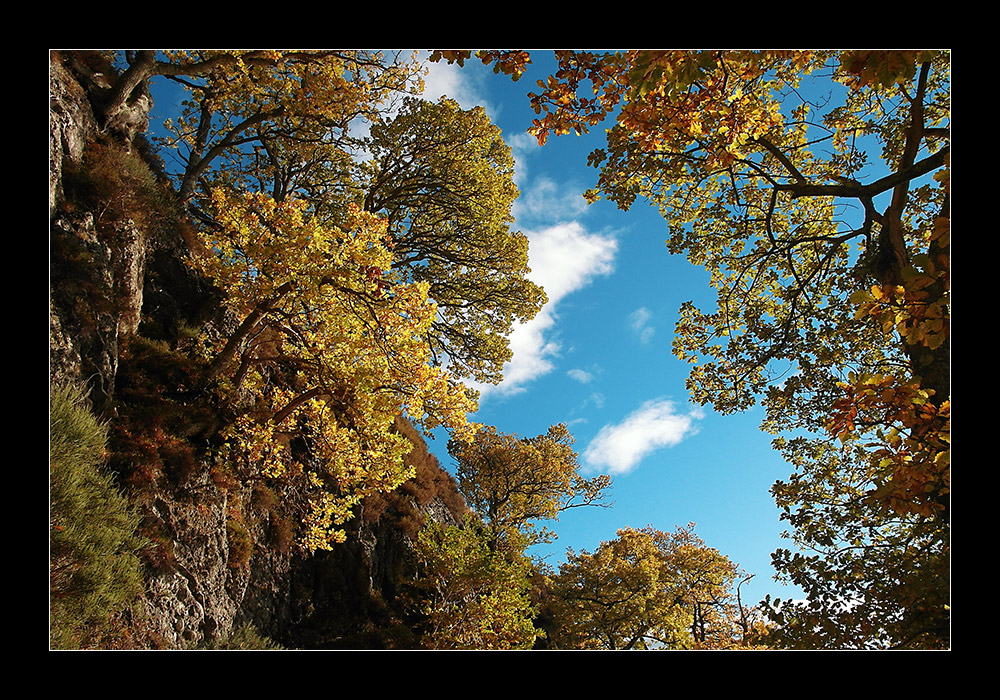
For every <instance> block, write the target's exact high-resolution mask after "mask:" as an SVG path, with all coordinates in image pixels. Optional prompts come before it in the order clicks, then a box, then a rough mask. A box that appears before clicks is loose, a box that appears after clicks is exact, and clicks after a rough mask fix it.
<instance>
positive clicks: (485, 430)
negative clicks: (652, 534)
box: [448, 424, 611, 544]
mask: <svg viewBox="0 0 1000 700" xmlns="http://www.w3.org/2000/svg"><path fill="white" fill-rule="evenodd" d="M572 448H573V436H572V435H571V434H570V432H569V430H568V429H567V427H566V426H565V425H564V424H559V425H554V426H551V427H550V428H549V430H548V432H546V433H545V434H544V435H538V436H536V437H533V438H520V437H518V436H516V435H510V434H505V433H498V432H497V430H496V428H493V427H490V426H483V427H481V428H480V430H479V433H478V434H477V435H476V438H475V439H474V440H473V441H472V442H468V443H466V442H459V441H454V440H453V441H452V442H451V443H449V445H448V449H449V451H450V452H451V454H452V456H453V457H454V458H455V461H456V463H457V466H458V479H459V486H460V488H461V490H462V494H463V495H464V496H465V500H466V501H467V502H468V503H469V505H470V506H471V507H472V509H473V510H475V511H476V512H477V513H479V514H480V515H481V516H482V517H483V519H484V520H485V521H486V522H487V523H488V524H489V526H490V528H491V529H492V531H493V533H494V535H495V536H496V537H497V538H503V537H504V536H506V534H507V533H519V535H520V536H523V537H526V538H527V540H528V542H529V543H531V544H535V543H537V542H543V541H548V540H549V539H550V534H551V533H548V532H547V531H545V530H544V528H543V529H541V530H539V529H538V528H537V521H538V520H554V519H556V518H558V516H559V514H560V513H561V512H563V511H565V510H568V509H570V508H577V507H582V506H588V505H603V501H604V498H605V496H606V495H607V494H606V489H607V488H608V487H609V486H610V483H611V479H610V477H608V476H605V475H602V476H598V477H595V478H593V479H584V478H583V477H582V476H580V474H579V464H578V463H577V454H576V453H575V452H574V451H573V449H572Z"/></svg>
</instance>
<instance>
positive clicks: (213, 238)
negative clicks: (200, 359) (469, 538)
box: [194, 189, 475, 549]
mask: <svg viewBox="0 0 1000 700" xmlns="http://www.w3.org/2000/svg"><path fill="white" fill-rule="evenodd" d="M211 211H212V216H213V218H214V219H215V220H216V221H217V222H219V227H218V228H213V229H207V230H206V231H205V232H204V238H205V244H206V248H207V249H209V250H211V251H212V253H211V254H205V255H202V256H199V257H196V258H195V260H194V264H195V265H197V266H198V268H199V269H200V270H201V271H202V272H203V273H204V274H205V275H206V276H207V277H208V278H209V279H211V280H212V281H213V282H214V283H215V284H216V285H217V286H218V287H219V288H220V289H221V290H223V292H225V295H226V300H227V304H228V305H229V306H230V308H231V309H232V311H233V312H234V313H236V314H237V316H238V318H240V319H242V320H241V322H240V323H239V325H238V327H237V329H236V330H235V331H234V332H233V333H232V334H230V335H229V336H227V337H224V338H221V339H220V342H219V347H218V348H215V349H213V348H210V349H209V350H210V352H212V353H214V355H213V358H212V360H211V362H210V363H209V365H208V369H207V372H206V378H216V377H217V378H218V381H219V382H220V389H219V390H220V392H221V393H222V395H223V396H224V397H226V399H227V402H228V403H229V404H230V405H232V406H239V405H241V404H243V403H245V404H247V405H249V406H250V407H251V409H250V410H248V411H245V412H241V413H239V414H238V416H237V417H236V419H235V421H234V422H233V423H232V425H231V426H230V427H229V428H227V430H226V431H225V433H224V436H225V437H226V438H227V439H228V441H227V450H228V452H227V453H226V454H225V455H224V458H225V459H228V460H230V461H234V462H236V463H239V464H243V465H245V469H247V470H248V472H249V473H248V475H247V476H248V478H264V477H266V478H280V477H283V476H285V475H286V474H302V475H304V477H305V478H306V479H307V485H308V489H309V490H310V491H311V492H312V494H313V495H312V497H311V499H310V502H311V512H310V513H309V515H308V516H307V519H306V524H305V525H306V527H305V528H304V534H303V543H304V545H305V546H306V547H307V548H308V549H317V548H328V547H329V546H330V543H331V542H333V541H338V540H341V539H342V538H343V531H342V530H341V529H340V528H339V526H340V525H341V524H342V523H344V522H345V521H346V520H347V519H348V518H349V517H350V516H351V515H353V513H354V507H355V505H357V504H358V503H359V502H360V501H361V500H362V499H363V498H364V497H365V496H366V495H369V494H372V493H380V492H388V491H391V490H393V489H394V488H396V487H397V486H399V485H400V484H401V483H402V482H403V481H405V480H406V479H407V478H409V477H410V476H412V473H411V472H412V470H411V469H409V468H407V467H406V466H405V465H404V463H403V455H404V454H405V453H406V452H408V451H409V449H410V446H409V443H408V442H407V440H406V439H405V438H404V437H403V436H402V435H400V434H399V433H398V432H396V431H394V430H393V429H392V425H393V422H394V420H395V418H396V416H397V415H400V414H403V415H405V416H408V417H409V418H410V419H411V420H413V421H414V422H415V423H417V424H418V425H421V426H422V427H424V428H425V429H427V430H429V429H431V428H433V427H436V426H438V425H444V426H446V427H448V428H449V429H451V430H452V431H455V433H454V434H455V436H456V438H457V439H463V438H464V439H468V437H470V436H471V432H470V430H471V429H470V428H469V426H468V423H467V421H466V414H467V413H468V412H470V411H472V410H474V407H475V403H474V401H473V400H472V399H471V398H470V397H469V396H468V395H467V393H466V392H465V390H464V388H463V387H462V386H461V385H459V384H456V383H455V382H453V381H451V380H450V377H449V376H448V374H447V373H446V372H445V371H444V370H443V369H441V368H438V367H433V366H432V365H431V362H430V359H431V358H430V348H429V345H428V344H427V342H426V339H425V338H426V334H427V331H428V328H429V326H430V324H431V322H432V321H433V318H434V314H435V306H434V304H433V302H431V301H429V300H428V298H427V283H426V282H422V283H421V282H417V283H402V282H399V281H398V280H397V279H396V277H395V276H394V275H393V273H392V270H391V268H392V253H391V251H390V249H389V247H388V246H387V240H386V227H385V222H384V220H381V219H379V218H377V217H375V216H374V215H372V214H369V213H366V212H362V211H360V210H357V209H356V208H355V209H354V210H353V211H352V212H350V217H345V219H346V220H345V225H344V226H343V227H342V228H333V227H329V226H326V225H323V224H322V223H320V222H318V221H317V220H316V218H315V217H312V216H310V215H309V213H308V212H307V211H306V207H305V204H304V203H303V202H301V201H298V200H286V201H284V202H281V203H279V202H275V201H274V200H273V199H271V198H270V197H268V196H267V195H263V194H240V193H235V192H231V191H227V190H222V189H219V190H216V191H215V192H214V193H213V204H212V210H211ZM275 368H281V370H280V371H282V372H284V381H280V382H279V381H275V372H276V371H278V370H276V369H275ZM242 396H247V397H248V398H247V399H246V400H245V401H244V400H242V399H241V397H242ZM297 436H307V437H309V438H310V444H311V448H310V451H311V454H309V455H308V461H307V462H305V463H304V462H303V460H302V459H301V458H296V457H295V456H294V455H293V454H292V451H291V450H290V449H288V445H289V443H290V441H291V440H292V439H294V438H295V437H297Z"/></svg>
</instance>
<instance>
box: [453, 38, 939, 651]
mask: <svg viewBox="0 0 1000 700" xmlns="http://www.w3.org/2000/svg"><path fill="white" fill-rule="evenodd" d="M441 57H442V58H445V59H448V60H457V58H461V57H462V55H460V54H453V53H449V52H444V53H442V54H441ZM481 57H482V58H483V59H484V60H491V57H490V56H489V55H488V54H484V55H482V56H481ZM556 59H557V60H558V62H559V70H558V71H557V72H556V73H555V74H554V75H553V76H551V77H550V78H549V79H548V81H542V82H540V86H541V87H542V90H540V91H539V93H538V94H532V95H530V99H531V101H532V105H533V106H534V108H535V111H536V112H537V113H539V114H540V115H541V117H540V118H539V119H538V120H536V121H535V125H534V127H533V129H532V132H533V133H534V134H535V135H536V136H537V137H538V139H539V141H540V142H542V143H544V142H545V140H546V138H547V137H548V136H549V135H550V134H564V133H569V132H571V131H576V132H577V133H581V132H584V131H586V130H587V129H588V128H589V127H591V126H593V125H595V124H597V123H599V122H601V121H603V120H604V119H605V118H612V115H614V117H613V118H614V119H615V120H616V122H615V124H614V125H613V126H612V127H611V128H610V129H608V132H607V133H608V142H607V148H606V149H601V150H600V151H596V152H595V153H594V154H592V156H591V158H590V163H591V164H592V165H594V166H595V167H598V168H600V175H599V179H598V186H597V187H596V188H595V189H594V190H592V191H591V192H589V193H588V198H589V199H590V200H591V201H593V200H596V199H600V198H602V197H603V198H607V199H609V200H610V201H613V202H614V203H616V204H617V205H618V206H619V207H620V208H622V209H626V210H627V209H629V208H630V207H631V206H633V204H634V202H635V201H636V200H637V199H640V198H642V199H645V200H647V201H648V202H649V203H651V204H653V205H654V206H656V207H657V208H658V209H659V210H660V212H661V213H662V215H663V217H664V219H665V220H666V222H667V224H668V226H669V230H670V234H669V238H668V239H667V246H668V248H669V250H670V251H671V252H672V253H683V254H686V255H687V257H688V259H689V260H690V261H691V262H692V263H693V264H695V265H698V266H701V267H704V268H705V269H706V270H708V271H709V273H710V274H711V283H712V286H713V288H714V289H715V290H716V293H717V303H716V304H715V305H714V308H708V309H701V308H698V307H696V306H695V305H694V304H692V303H687V304H685V305H684V306H683V307H682V309H681V314H680V321H679V322H678V325H677V333H676V337H675V340H674V353H675V355H677V357H679V358H681V359H683V360H685V361H687V362H689V363H690V364H691V366H692V367H691V372H690V376H689V379H688V388H689V391H690V392H691V395H692V396H693V397H694V399H695V400H697V401H699V402H701V403H711V404H712V405H713V406H714V407H715V409H716V410H718V411H721V412H735V411H742V410H745V409H748V408H750V407H752V406H754V405H755V404H757V403H758V402H760V403H762V404H763V405H764V406H765V407H766V409H767V417H766V419H765V421H764V424H763V427H764V429H765V430H768V431H771V432H773V433H775V434H782V433H786V432H791V431H795V432H797V433H798V434H799V435H808V436H809V437H808V438H801V439H800V438H794V439H792V438H779V439H778V440H777V441H776V443H775V444H776V447H777V448H778V449H779V450H781V451H782V453H783V454H784V455H785V456H786V457H787V458H788V459H789V461H790V462H792V463H793V464H794V465H795V467H796V470H797V471H796V474H794V475H793V476H792V477H791V478H790V479H789V480H788V481H787V482H779V483H778V484H776V485H775V488H774V493H775V496H776V499H777V501H778V505H779V507H780V508H781V509H782V511H783V515H782V517H783V518H784V519H785V520H786V521H788V522H789V523H790V524H791V525H792V526H793V528H794V531H793V532H792V533H791V535H790V536H791V537H792V539H793V540H794V541H795V543H796V545H798V547H799V548H801V549H803V550H805V551H806V552H813V553H810V554H797V553H795V554H793V553H791V552H789V551H787V550H781V551H779V552H777V553H776V554H775V557H774V560H775V564H776V566H777V567H778V572H779V577H781V578H783V579H787V580H789V581H793V582H795V583H797V584H798V585H800V586H802V587H803V589H804V590H805V591H806V592H807V594H808V596H809V601H808V603H807V604H805V605H798V604H793V603H788V602H785V603H783V604H782V605H781V606H779V608H778V609H777V615H776V622H778V623H779V624H780V625H781V627H782V629H783V630H784V636H782V635H778V637H776V639H779V638H780V643H782V644H788V645H790V646H795V647H797V648H810V647H822V648H873V647H874V648H883V647H911V646H912V647H923V648H928V647H929V648H939V647H941V646H947V644H948V642H947V639H948V637H947V627H948V624H947V614H948V613H947V607H946V603H945V601H946V600H947V598H948V578H947V575H946V572H947V566H948V551H949V543H948V540H949V536H948V520H949V494H950V449H949V448H950V422H949V421H950V403H951V384H950V349H949V343H948V337H949V327H950V305H951V300H950V266H949V254H950V252H949V251H950V190H949V187H950V184H949V183H950V146H949V139H950V127H951V114H950V104H951V70H950V55H949V54H948V52H946V51H936V50H933V51H932V50H927V51H922V50H913V51H910V50H907V51H893V50H880V51H867V50H859V51H810V50H803V51H799V50H795V51H792V50H765V51H749V50H735V51H717V50H712V51H688V50H662V51H661V50H656V51H647V50H630V51H622V52H607V53H588V52H578V51H557V52H556ZM588 83H589V84H588ZM591 88H592V89H591ZM858 619H863V620H865V623H864V624H857V620H858Z"/></svg>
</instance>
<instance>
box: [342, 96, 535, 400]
mask: <svg viewBox="0 0 1000 700" xmlns="http://www.w3.org/2000/svg"><path fill="white" fill-rule="evenodd" d="M368 149H369V150H370V151H371V153H372V158H371V160H370V161H368V162H366V163H365V165H364V166H363V169H362V173H361V174H360V176H359V178H358V179H359V186H360V188H361V190H362V191H363V192H364V208H365V209H366V210H367V211H372V212H375V213H377V214H379V215H380V216H384V217H385V218H386V219H387V221H388V233H389V235H390V236H391V237H392V246H393V253H394V262H393V268H394V269H396V270H400V271H401V272H402V273H403V274H404V275H405V277H406V279H409V280H412V281H417V282H420V281H425V282H427V283H428V284H429V285H430V289H429V292H428V295H429V296H430V298H431V299H433V300H434V301H435V303H436V304H437V308H438V317H437V318H436V319H435V321H434V323H433V325H432V327H431V331H430V334H429V341H430V344H431V350H432V352H433V354H434V357H435V359H436V360H437V361H438V362H445V361H447V363H448V366H449V368H450V369H451V371H452V373H453V374H454V375H455V376H456V377H458V378H473V379H475V380H476V381H479V382H490V383H497V382H498V381H499V380H500V378H501V375H502V371H503V365H504V362H506V361H508V360H509V359H510V349H509V347H508V341H507V337H508V336H509V335H510V332H511V329H512V328H513V325H514V324H515V323H518V322H523V321H527V320H529V319H531V318H533V317H534V316H535V314H537V313H538V311H539V310H540V309H541V307H542V305H543V304H544V303H545V294H544V292H543V291H542V289H541V287H539V286H538V285H537V284H535V283H533V282H531V281H530V280H529V279H528V278H527V275H528V240H527V237H526V236H524V234H522V233H521V232H519V231H511V230H510V225H511V224H512V223H513V217H512V216H511V213H510V210H511V205H512V204H513V202H514V199H515V198H516V197H517V194H518V192H517V187H516V186H515V184H514V181H513V174H514V159H513V157H512V155H511V150H510V147H509V146H507V144H505V143H504V141H503V138H502V137H501V134H500V129H499V128H497V127H496V126H494V125H493V124H492V123H491V122H490V120H489V117H487V115H486V111H485V110H484V109H483V108H482V107H476V108H474V109H470V110H463V109H461V108H460V107H459V106H458V104H457V103H456V102H454V101H453V100H449V99H442V100H441V101H440V102H437V103H432V102H427V101H425V100H418V99H408V100H406V101H405V102H404V104H403V107H402V109H401V110H400V112H399V114H398V115H396V116H395V117H394V118H393V119H392V120H391V121H386V122H382V123H376V124H374V125H373V126H372V136H371V141H370V143H369V144H368Z"/></svg>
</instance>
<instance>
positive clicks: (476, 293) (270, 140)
mask: <svg viewBox="0 0 1000 700" xmlns="http://www.w3.org/2000/svg"><path fill="white" fill-rule="evenodd" d="M124 58H125V62H126V63H127V67H125V69H124V70H123V72H122V73H121V75H120V76H119V77H118V78H117V79H116V80H115V81H114V84H113V85H111V86H110V88H109V89H108V91H107V94H105V95H104V96H103V99H102V100H101V106H102V116H103V119H104V120H105V122H106V123H108V124H111V123H113V122H114V121H115V120H116V119H119V118H120V117H121V115H122V114H124V113H125V111H126V110H127V108H128V105H129V104H130V102H131V101H134V100H135V99H137V96H139V95H141V93H142V91H143V90H144V89H145V88H146V86H147V84H148V81H149V80H150V79H151V78H153V77H154V76H160V77H164V78H166V79H169V80H172V81H175V82H176V83H178V84H179V85H181V86H182V87H183V88H184V90H185V91H186V93H187V97H188V99H186V100H185V101H184V102H183V104H182V109H181V112H180V114H178V115H176V116H175V117H174V118H172V119H168V120H167V122H166V126H167V129H168V130H169V131H170V132H171V133H172V137H170V138H168V139H164V140H163V145H165V146H168V147H172V148H175V149H176V152H177V154H178V156H179V161H180V168H179V169H178V170H176V172H175V173H174V176H175V179H176V184H177V190H178V193H179V196H180V199H181V201H182V202H184V203H185V205H186V206H187V207H188V210H189V211H190V212H191V213H193V214H195V216H196V218H197V220H198V222H199V228H198V237H199V238H200V240H201V243H202V247H201V249H200V250H198V251H195V254H194V255H193V256H192V264H193V265H194V266H195V267H196V268H197V269H198V270H199V271H200V272H201V273H203V274H204V275H205V276H206V277H207V278H208V279H209V280H211V281H212V282H213V283H214V284H215V285H216V286H217V287H218V288H219V289H220V290H221V292H222V295H223V297H224V300H225V304H226V306H227V308H228V309H229V311H230V313H231V315H232V318H234V319H235V321H234V322H233V328H232V330H231V332H227V333H226V334H224V335H222V336H220V337H216V338H211V339H206V340H205V342H204V344H203V352H204V355H205V359H206V363H207V365H206V370H205V372H204V373H203V376H202V380H203V383H204V384H205V385H206V386H210V387H215V388H216V389H217V391H218V392H219V394H220V396H221V397H222V398H223V399H224V403H225V405H227V406H229V407H230V409H231V410H232V412H233V414H234V415H233V416H232V420H231V422H230V423H229V424H228V425H227V426H226V428H225V429H224V431H223V437H224V439H225V446H224V449H223V450H222V452H220V455H219V458H220V459H223V460H226V461H227V462H228V463H231V464H236V465H240V469H241V470H242V471H243V472H244V475H245V476H246V477H247V478H249V479H278V478H295V479H300V480H303V485H302V490H305V491H307V492H308V493H310V504H311V505H310V507H311V512H310V514H309V516H308V517H307V522H306V527H305V529H304V533H303V538H302V541H303V544H304V545H305V546H306V547H307V548H308V549H310V550H312V549H317V548H325V547H329V546H330V545H331V543H332V542H334V541H337V540H340V539H342V538H343V536H344V532H343V530H342V528H341V525H343V523H344V522H345V521H346V520H347V519H348V518H350V517H351V516H352V515H353V514H354V513H355V508H356V506H357V505H358V504H359V503H360V502H361V500H362V499H363V498H364V497H365V496H366V495H370V494H372V493H376V492H387V491H390V490H392V489H394V488H396V487H397V486H398V485H399V484H400V483H402V482H403V481H404V480H405V479H407V478H408V477H409V476H410V475H411V474H410V472H409V471H408V470H407V469H406V468H405V467H404V465H403V461H402V456H403V454H404V453H405V452H406V451H407V450H408V444H409V443H408V442H407V440H406V439H405V438H404V437H402V436H401V435H399V434H398V432H396V431H394V430H393V428H392V426H393V422H394V420H395V418H396V417H397V416H398V415H405V416H407V417H408V418H410V419H412V420H413V421H414V422H415V423H416V424H417V425H419V426H421V427H422V428H424V429H425V430H428V431H429V430H431V429H433V428H435V427H437V426H445V427H447V428H448V429H449V430H450V431H451V433H452V436H453V437H454V438H455V439H456V440H459V441H461V440H467V439H469V437H470V436H471V434H472V429H471V428H470V426H469V424H468V421H467V418H466V415H467V414H468V413H469V412H471V411H474V410H475V407H476V402H475V391H474V390H472V389H468V388H466V387H465V386H463V385H462V384H461V381H462V380H465V379H470V378H471V379H475V380H477V381H482V382H497V381H499V380H500V377H501V372H502V368H503V364H504V362H505V361H507V360H508V359H509V358H510V351H509V348H508V340H507V336H508V335H509V333H510V331H511V328H512V327H513V324H514V323H516V322H522V321H525V320H528V319H530V318H531V317H533V316H534V315H535V314H536V313H537V312H538V310H539V309H540V308H541V305H542V304H543V303H544V300H545V296H544V292H543V291H542V290H541V288H540V287H538V286H537V285H536V284H534V283H532V282H531V281H529V280H528V279H527V275H528V266H527V240H526V238H525V236H523V235H522V234H521V233H520V232H517V231H512V230H511V228H510V226H511V224H512V223H513V219H512V217H511V213H510V207H511V204H512V202H513V201H514V199H515V197H516V196H517V188H516V187H515V186H514V184H513V181H512V175H513V159H512V157H511V154H510V149H509V148H508V147H507V146H506V144H504V142H503V140H502V138H501V136H500V132H499V129H497V128H496V127H495V126H493V125H492V124H491V123H490V121H489V119H488V118H487V116H486V114H485V112H484V110H482V109H481V108H477V109H473V110H463V109H461V108H460V107H459V106H458V105H457V104H456V103H455V102H453V101H450V100H442V101H440V102H438V103H431V102H426V101H423V100H407V99H405V98H406V96H407V94H410V93H413V92H415V91H416V90H417V89H418V88H419V87H420V85H421V82H420V78H419V69H420V65H419V63H418V62H416V60H415V59H414V58H413V57H412V56H405V55H402V54H386V53H383V52H370V51H360V50H347V51H327V50H321V51H313V50H310V51H284V50H280V51H279V50H248V51H243V50H234V51H229V50H225V51H164V52H154V51H137V52H126V54H125V55H124ZM303 440H305V442H303ZM303 444H309V445H310V447H309V449H308V450H307V451H306V452H305V453H303V449H302V447H301V445H303ZM294 445H299V447H297V448H294V449H293V446H294Z"/></svg>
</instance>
